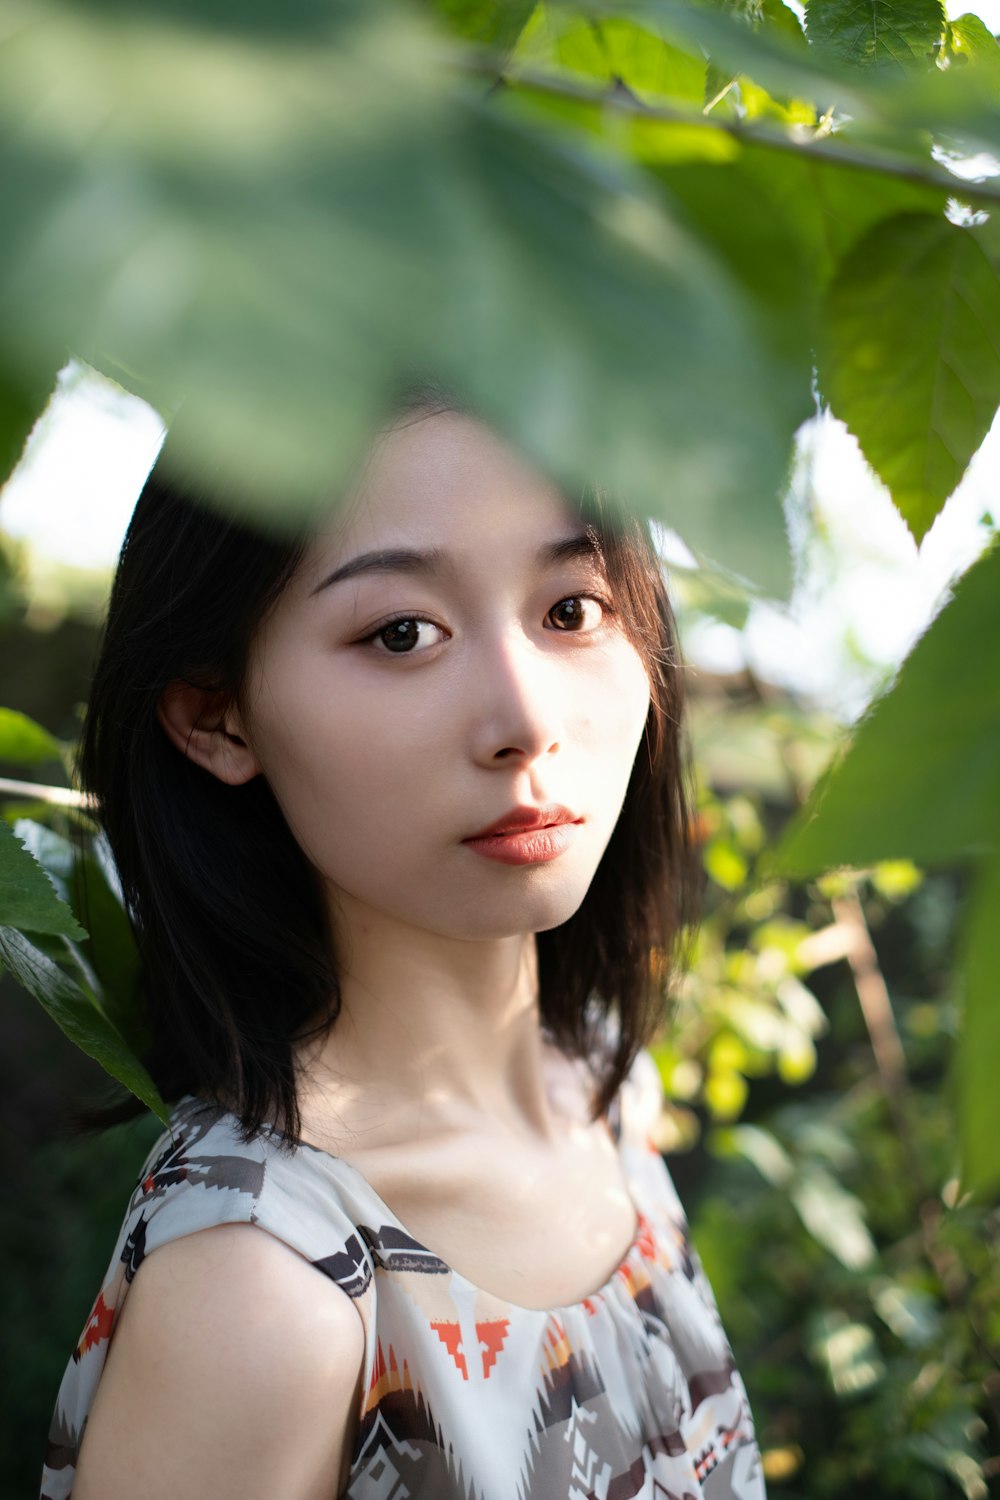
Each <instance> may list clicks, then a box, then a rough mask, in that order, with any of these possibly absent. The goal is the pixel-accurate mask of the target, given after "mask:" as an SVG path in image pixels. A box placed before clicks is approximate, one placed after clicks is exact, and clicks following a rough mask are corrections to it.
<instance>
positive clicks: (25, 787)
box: [0, 776, 94, 808]
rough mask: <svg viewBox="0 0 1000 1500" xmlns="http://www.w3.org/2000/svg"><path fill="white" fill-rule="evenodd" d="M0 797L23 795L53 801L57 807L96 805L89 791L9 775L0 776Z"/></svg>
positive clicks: (35, 799)
mask: <svg viewBox="0 0 1000 1500" xmlns="http://www.w3.org/2000/svg"><path fill="white" fill-rule="evenodd" d="M0 797H18V798H21V797H23V798H26V799H27V800H29V801H31V802H51V803H53V804H54V805H55V806H57V807H83V808H91V807H93V805H94V799H93V797H91V796H90V795H89V793H87V792H74V791H73V789H72V787H68V786H43V785H42V783H41V782H40V781H14V780H12V779H11V777H9V776H0Z"/></svg>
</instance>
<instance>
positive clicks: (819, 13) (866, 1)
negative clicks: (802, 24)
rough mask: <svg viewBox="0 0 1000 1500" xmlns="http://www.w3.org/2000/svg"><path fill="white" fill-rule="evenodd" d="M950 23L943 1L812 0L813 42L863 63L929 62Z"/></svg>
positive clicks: (894, 67)
mask: <svg viewBox="0 0 1000 1500" xmlns="http://www.w3.org/2000/svg"><path fill="white" fill-rule="evenodd" d="M945 24H946V17H945V13H944V7H943V5H942V4H941V0H806V32H807V34H808V37H809V40H810V42H811V43H812V44H813V45H814V46H815V47H816V48H817V50H819V51H822V52H827V53H829V54H830V55H831V56H833V57H836V58H840V59H842V60H843V61H844V62H848V63H853V64H854V65H855V66H857V67H862V68H875V69H884V70H886V71H888V72H900V71H905V70H907V69H909V68H912V67H914V66H923V67H926V66H927V65H928V63H929V62H931V61H933V51H934V48H935V46H936V45H937V44H938V43H939V42H940V40H941V36H942V34H943V32H944V29H945Z"/></svg>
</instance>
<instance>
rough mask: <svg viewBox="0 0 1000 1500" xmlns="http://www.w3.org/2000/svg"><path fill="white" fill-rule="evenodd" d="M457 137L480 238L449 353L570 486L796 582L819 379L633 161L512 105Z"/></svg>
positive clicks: (744, 570) (769, 584)
mask: <svg viewBox="0 0 1000 1500" xmlns="http://www.w3.org/2000/svg"><path fill="white" fill-rule="evenodd" d="M456 146H457V149H458V150H459V151H460V153H461V158H462V160H461V173H462V177H463V178H464V182H463V183H462V184H461V188H460V190H459V191H458V192H456V193H455V195H454V197H453V198H452V199H451V201H450V204H449V205H448V206H447V207H443V212H446V213H447V214H448V219H447V222H448V224H449V227H450V229H451V234H450V238H451V239H452V241H453V242H454V243H457V244H463V245H464V246H465V250H464V253H463V254H462V256H461V257H459V258H456V260H455V262H454V263H453V267H452V272H451V284H450V297H449V307H448V313H447V315H444V314H442V318H441V322H440V327H439V330H438V336H437V339H436V340H435V345H436V347H435V350H434V356H433V362H434V363H435V364H436V365H437V366H438V367H439V368H442V369H443V370H444V372H445V374H446V375H447V376H451V373H452V371H454V379H455V383H456V384H457V385H458V386H459V388H460V389H464V390H467V391H468V392H469V394H470V395H471V396H472V397H473V399H474V400H475V402H476V403H477V404H478V405H479V406H480V407H481V409H483V410H484V412H485V414H486V415H487V416H488V417H490V418H492V419H493V420H495V422H496V423H497V425H498V426H499V427H500V428H501V430H504V431H506V432H508V433H509V434H511V435H512V436H513V437H515V438H516V440H517V441H518V442H519V444H520V445H521V446H522V447H523V448H524V449H525V451H526V452H527V453H528V454H529V455H530V456H531V457H533V458H535V459H536V460H538V462H539V463H540V464H541V466H542V467H543V468H544V469H546V470H547V471H548V472H549V473H551V474H553V475H555V476H556V477H557V479H558V480H559V482H560V483H561V484H563V485H565V486H567V487H568V488H570V489H579V488H580V487H582V486H587V485H589V484H592V483H597V484H602V485H604V486H606V487H607V489H608V490H609V491H610V492H611V493H612V494H614V495H616V496H618V497H620V498H622V499H624V500H626V501H627V503H628V504H629V505H630V506H632V507H635V508H638V509H645V510H646V511H647V512H648V513H650V514H652V515H654V516H657V517H658V518H660V519H662V520H663V521H665V522H666V523H667V524H668V525H670V526H672V527H674V528H675V529H676V530H677V531H679V532H680V534H681V535H682V536H683V538H684V540H685V542H686V543H687V544H688V545H689V546H690V547H692V548H694V549H696V550H699V551H701V552H702V553H705V554H708V555H709V556H710V557H714V558H716V559H717V560H718V561H719V562H721V563H722V564H724V565H725V566H727V567H729V568H731V569H732V570H733V571H734V572H736V571H738V572H739V573H740V574H741V575H742V576H744V577H747V576H749V577H750V578H751V579H753V580H754V581H755V582H757V583H759V584H761V585H762V586H764V587H766V588H776V589H777V590H779V591H783V590H784V588H785V587H786V584H787V580H788V561H789V559H788V547H787V540H786V536H785V529H784V518H783V515H782V511H781V505H780V502H779V498H778V497H779V494H780V492H781V491H782V489H783V488H784V484H785V477H786V472H787V467H788V462H789V458H790V455H791V445H792V439H793V435H794V432H795V430H796V428H797V427H798V425H799V424H800V423H801V422H802V421H803V420H804V419H805V418H806V417H807V416H808V415H809V413H810V411H811V410H812V396H811V392H810V390H809V387H808V384H807V381H806V379H805V378H804V376H803V377H802V378H800V379H799V380H790V379H789V377H788V372H787V370H786V369H785V368H784V367H783V365H782V363H781V358H782V357H779V356H777V355H776V354H775V351H773V350H769V349H768V348H767V347H766V346H765V345H763V344H762V341H761V340H760V337H759V331H758V327H757V320H756V314H755V313H754V311H753V310H752V308H751V304H750V299H749V298H748V297H747V296H746V295H745V293H744V292H743V290H742V288H741V287H740V286H739V285H738V284H737V283H736V282H735V280H734V278H733V277H732V276H731V275H729V274H728V273H727V269H726V267H725V266H724V264H723V263H722V262H721V261H720V260H718V259H716V258H715V256H714V254H713V247H712V246H711V245H710V244H709V243H706V241H705V240H704V239H698V238H697V237H695V236H694V235H693V234H691V233H690V232H688V231H686V230H685V228H684V226H683V223H682V221H681V216H680V214H679V213H674V212H671V205H670V202H669V197H668V195H666V194H663V193H657V192H654V191H652V190H651V188H650V186H649V184H648V183H647V182H646V181H645V180H644V179H643V178H642V177H640V176H639V175H638V174H636V173H634V172H632V171H630V170H629V169H628V168H627V165H626V164H624V163H622V164H618V163H615V162H613V161H609V160H607V161H602V162H597V161H594V160H591V159H589V158H588V157H587V156H585V155H584V154H583V153H582V152H581V151H580V150H579V147H578V145H577V144H576V143H571V142H568V141H563V140H562V139H559V138H555V137H549V138H546V136H545V135H543V134H542V133H541V132H539V131H537V130H536V129H534V128H533V127H532V126H531V125H530V124H529V123H528V122H525V121H522V120H521V119H519V118H518V117H517V115H516V114H514V113H511V114H510V115H509V116H506V117H504V116H501V115H499V114H498V113H496V112H493V111H491V112H486V111H484V112H483V113H482V116H481V118H480V120H479V121H478V122H477V127H476V128H475V129H473V128H471V126H470V128H468V129H467V130H466V131H464V132H463V134H462V136H461V138H460V140H459V141H458V142H457V143H456ZM472 351H474V353H475V359H474V361H473V360H471V359H470V357H469V356H470V353H471V352H472ZM800 376H802V372H801V371H800Z"/></svg>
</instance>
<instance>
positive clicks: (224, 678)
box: [79, 388, 699, 1141]
mask: <svg viewBox="0 0 1000 1500" xmlns="http://www.w3.org/2000/svg"><path fill="white" fill-rule="evenodd" d="M449 409H452V410H454V409H458V410H461V409H462V408H461V407H459V406H458V405H457V403H454V402H452V401H450V400H448V399H441V398H440V394H439V393H437V394H435V392H434V390H433V388H431V389H430V390H429V391H428V390H427V389H424V390H422V391H416V392H413V393H411V394H410V395H409V396H408V397H407V398H406V399H404V400H403V401H402V402H401V403H399V405H398V406H397V408H396V416H397V419H399V418H401V417H402V416H403V415H404V414H406V415H408V416H409V418H410V419H412V420H420V419H421V417H422V416H425V415H429V414H431V413H433V412H440V411H443V410H449ZM168 443H169V439H168ZM208 499H209V497H208V496H207V495H206V494H204V493H198V491H197V486H195V485H192V484H191V483H187V482H181V481H179V480H178V479H177V478H176V476H172V475H170V474H169V473H168V471H167V470H166V469H165V466H164V464H163V461H162V457H161V459H160V460H159V461H158V462H157V464H156V466H155V467H154V469H153V471H152V473H151V474H150V476H149V479H148V480H147V482H146V485H145V487H144V489H143V491H142V494H141V495H140V497H139V500H138V503H137V505H136V508H135V512H134V514H133V516H132V520H131V523H130V525H129V528H128V532H127V534H126V537H125V541H124V545H123V547H122V552H121V557H120V560H119V563H118V569H117V572H116V575H115V579H114V584H113V587H112V591H111V598H110V603H109V607H108V614H107V620H106V624H105V627H104V632H103V637H102V640H101V644H100V648H99V651H98V656H97V661H96V666H95V671H94V676H93V682H92V687H91V692H90V698H89V702H88V706H87V712H86V717H85V723H84V729H83V738H82V744H81V749H80V755H79V779H80V783H81V786H82V788H83V789H84V790H85V791H87V792H89V793H90V794H91V795H92V797H93V798H94V800H95V805H96V812H97V817H98V819H99V821H100V823H101V824H102V825H103V828H104V830H105V832H106V834H107V838H108V841H109V843H110V846H111V850H112V852H113V854H114V858H115V862H116V864H117V867H118V872H119V875H120V879H121V885H122V890H123V893H124V900H125V905H126V909H127V911H128V914H129V917H130V919H131V922H132V925H133V928H134V931H135V935H136V940H137V944H138V949H139V957H140V997H141V1000H140V1003H141V1008H142V1012H143V1023H144V1026H145V1028H146V1032H147V1035H148V1037H149V1038H151V1041H150V1045H149V1047H148V1050H147V1051H146V1053H145V1055H144V1057H143V1061H144V1062H145V1064H146V1067H147V1068H148V1070H149V1072H150V1074H151V1076H152V1078H153V1080H154V1082H155V1083H156V1085H157V1087H158V1088H159V1090H160V1092H161V1094H162V1096H163V1098H164V1099H165V1100H166V1101H167V1102H168V1103H169V1102H173V1101H174V1100H176V1099H178V1098H180V1097H181V1096H182V1095H184V1094H195V1095H197V1096H199V1097H202V1098H206V1099H210V1100H213V1101H216V1102H218V1103H221V1104H223V1105H224V1106H225V1107H227V1108H229V1109H231V1110H232V1111H233V1113H234V1114H235V1115H236V1116H237V1117H238V1119H239V1121H240V1125H241V1128H242V1130H243V1132H244V1135H245V1138H246V1139H248V1140H249V1139H251V1138H252V1137H253V1136H254V1135H256V1134H258V1133H260V1132H262V1131H265V1130H267V1129H268V1128H269V1127H273V1128H276V1129H277V1130H279V1131H280V1132H281V1133H282V1134H283V1135H284V1136H285V1137H286V1138H289V1139H291V1140H292V1141H294V1140H295V1139H296V1138H297V1137H298V1135H299V1134H300V1130H301V1121H300V1116H299V1106H298V1100H297V1094H296V1075H295V1067H294V1062H293V1044H294V1043H296V1042H298V1041H301V1040H303V1039H304V1038H305V1037H308V1036H317V1035H322V1034H323V1033H324V1032H325V1031H326V1030H328V1028H329V1027H331V1026H332V1025H333V1024H334V1022H335V1021H336V1018H337V1015H338V1012H339V1009H340V993H339V984H338V976H337V966H336V961H335V955H334V954H333V952H332V951H331V948H330V943H329V934H328V927H327V923H326V918H325V912H324V905H323V900H322V894H321V890H320V887H319V882H318V878H317V877H316V875H315V872H314V871H313V869H312V867H311V866H310V864H309V862H308V861H307V859H306V857H305V855H304V854H303V853H302V851H301V849H300V848H299V846H298V844H297V843H296V841H295V839H294V838H293V836H292V834H291V832H290V830H289V828H288V825H287V823H286V822H285V819H284V817H283V815H282V813H281V811H280V809H279V807H278V804H277V802H276V801H275V799H274V797H273V795H272V793H271V790H270V787H269V786H268V783H267V781H266V780H265V779H264V777H263V775H258V776H256V777H255V778H254V779H253V780H251V781H249V782H247V783H245V784H243V785H240V786H230V785H227V784H224V783H223V782H222V781H220V780H218V779H217V778H216V777H215V776H213V775H212V774H211V773H210V772H208V771H206V770H204V769H202V768H201V767H199V766H198V765H196V764H195V763H194V762H193V761H191V760H189V759H187V758H186V757H185V756H184V755H183V754H182V753H181V752H180V751H179V750H178V749H176V748H175V746H174V745H173V744H172V743H171V742H170V740H169V739H168V737H167V735H166V733H165V731H164V730H163V728H162V726H161V725H160V722H159V720H158V718H157V704H158V701H159V699H160V696H161V694H162V692H163V690H164V688H165V687H166V686H167V685H168V683H170V682H173V681H175V680H177V679H180V680H183V681H187V682H189V683H191V684H193V685H195V686H197V687H199V688H202V689H205V690H207V691H208V692H209V693H211V694H213V695H219V697H217V698H216V699H215V702H216V703H218V702H219V701H221V702H222V703H223V704H225V703H226V702H229V701H232V702H239V701H240V699H241V696H242V693H243V689H244V683H245V675H246V670H247V663H248V657H249V651H250V646H251V642H252V640H253V638H254V635H255V632H256V631H257V629H258V627H259V626H260V625H261V623H262V621H263V620H264V619H265V617H266V615H267V614H268V611H269V610H270V609H271V608H272V606H273V605H274V604H275V603H276V601H277V600H278V598H279V597H280V595H281V593H282V591H283V589H284V588H285V587H286V586H287V585H288V583H289V582H290V580H291V578H292V577H293V575H294V573H295V571H296V568H297V567H298V565H299V562H300V560H301V558H302V555H303V552H304V550H305V547H306V545H307V541H308V538H306V537H301V536H299V537H296V538H292V539H288V538H281V537H278V536H276V535H273V534H266V533H265V532H263V531H259V530H257V529H255V528H254V527H252V526H250V525H248V524H246V523H245V522H243V521H242V520H239V519H236V518H234V516H233V515H231V514H227V513H225V512H224V511H222V510H220V509H219V508H217V507H215V506H213V505H211V504H209V503H207V501H208ZM580 512H581V515H582V516H583V518H584V519H585V521H586V522H587V524H588V525H590V526H591V527H592V528H593V532H594V534H595V535H596V538H597V540H598V543H599V545H600V547H601V550H602V552H603V556H604V562H605V567H606V571H607V575H608V580H609V584H610V586H611V589H612V593H613V596H614V598H615V600H616V608H617V610H618V612H619V617H620V619H621V621H622V624H623V628H624V629H625V630H626V632H627V634H628V635H629V636H630V638H631V639H632V641H633V643H634V644H635V646H636V647H637V649H638V651H639V653H640V655H641V657H642V659H643V661H644V663H645V665H646V668H647V671H648V674H649V679H650V684H651V701H650V708H649V714H648V718H647V722H646V729H645V737H644V741H643V743H642V745H641V746H640V749H639V753H638V755H637V757H636V761H635V764H634V767H633V770H632V774H631V779H630V781H629V785H628V789H627V792H626V796H625V800H624V804H623V807H622V811H621V814H620V816H619V819H618V822H617V824H616V826H615V829H614V832H613V833H612V836H611V839H610V842H609V844H608V846H607V849H606V850H605V853H604V856H603V858H602V860H601V862H600V865H599V867H598V869H597V872H596V874H595V876H594V879H593V881H592V883H591V885H590V888H589V889H588V891H587V894H586V896H585V897H584V900H583V902H582V904H581V906H580V907H579V909H578V910H577V911H576V912H575V913H574V915H573V916H572V917H570V918H569V920H568V921H566V922H564V923H563V924H562V925H561V926H559V927H556V928H553V929H551V930H549V931H546V932H541V933H539V934H538V937H537V944H538V960H539V964H538V968H539V987H540V1009H541V1019H542V1024H543V1026H544V1027H545V1028H546V1030H547V1032H548V1033H549V1035H550V1036H551V1037H552V1038H553V1040H554V1041H555V1042H556V1043H557V1044H558V1045H559V1046H560V1047H561V1048H562V1049H563V1050H564V1051H565V1052H566V1053H567V1054H568V1055H570V1056H575V1057H581V1058H584V1059H585V1060H586V1061H587V1062H588V1063H589V1064H590V1066H591V1067H592V1069H593V1071H594V1077H595V1090H594V1117H595V1118H597V1117H598V1115H600V1114H603V1113H604V1112H605V1111H606V1110H607V1108H608V1106H609V1105H610V1103H611V1100H612V1099H613V1098H614V1096H615V1094H616V1093H617V1091H618V1088H619V1086H620V1085H621V1083H622V1081H623V1079H624V1077H625V1075H626V1073H627V1072H628V1070H629V1068H630V1067H631V1065H632V1063H633V1061H634V1059H635V1057H636V1054H637V1053H638V1051H639V1050H640V1048H641V1047H642V1046H644V1045H646V1044H647V1042H648V1041H649V1040H650V1039H651V1037H652V1036H653V1034H654V1033H655V1031H656V1029H657V1027H658V1025H659V1024H660V1022H661V1021H662V1019H663V1015H664V1005H665V999H666V996H667V994H668V991H669V986H670V982H671V979H672V976H673V974H674V973H675V972H676V969H677V967H678V965H679V964H680V963H681V962H683V959H684V956H685V954H686V940H687V937H688V935H689V934H690V930H691V927H692V925H693V922H694V920H695V916H696V908H697V897H698V889H699V878H698V874H697V868H696V865H697V862H696V860H695V858H694V850H693V838H694V834H693V798H692V785H691V774H690V756H689V752H688V748H687V742H686V729H685V720H684V715H683V701H684V689H683V669H682V663H681V658H680V653H679V648H678V642H677V635H676V627H675V623H674V618H673V614H672V611H671V607H670V604H669V601H668V598H667V594H666V590H665V587H664V582H663V577H662V569H661V566H660V563H659V560H658V558H657V555H656V550H655V547H654V545H653V541H652V538H651V535H650V532H649V528H648V526H647V525H646V524H645V523H644V522H642V521H640V520H637V519H635V518H626V517H623V516H621V515H617V514H616V515H615V516H614V517H612V516H611V515H610V514H609V507H608V505H607V503H606V502H604V501H603V500H602V499H601V498H600V497H599V496H591V497H589V498H588V499H587V500H586V501H583V502H581V505H580ZM141 1109H142V1106H141V1105H140V1104H139V1103H138V1101H136V1100H134V1099H132V1098H131V1097H130V1098H129V1099H126V1100H123V1101H122V1102H121V1103H120V1104H117V1105H114V1106H112V1107H111V1108H109V1109H106V1110H103V1111H99V1112H92V1113H91V1114H90V1115H89V1116H88V1117H86V1118H89V1120H90V1121H91V1122H92V1123H93V1122H95V1121H96V1123H98V1124H110V1123H113V1122H114V1121H116V1120H122V1119H127V1118H130V1117H132V1116H134V1115H136V1114H138V1113H141Z"/></svg>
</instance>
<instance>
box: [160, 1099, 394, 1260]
mask: <svg viewBox="0 0 1000 1500" xmlns="http://www.w3.org/2000/svg"><path fill="white" fill-rule="evenodd" d="M360 1197H361V1195H359V1193H358V1191H357V1184H356V1183H355V1182H354V1180H353V1179H352V1176H351V1173H350V1170H349V1169H348V1168H347V1167H346V1164H345V1163H343V1162H340V1161H338V1160H337V1159H336V1158H333V1157H330V1156H327V1155H326V1153H324V1152H320V1151H317V1150H315V1148H313V1147H310V1146H307V1145H305V1144H303V1143H298V1142H295V1141H292V1140H290V1139H289V1138H287V1137H285V1136H283V1135H281V1134H280V1132H278V1131H268V1130H267V1129H265V1130H263V1131H261V1132H258V1133H257V1134H255V1135H253V1136H252V1137H251V1138H250V1139H247V1138H246V1137H245V1134H244V1132H243V1130H242V1128H241V1125H240V1121H239V1119H238V1117H237V1116H236V1115H234V1114H233V1113H232V1112H231V1111H229V1110H227V1109H225V1108H223V1107H222V1106H221V1105H217V1104H212V1103H208V1102H206V1101H204V1100H201V1099H197V1098H194V1097H192V1096H190V1095H188V1096H186V1097H185V1098H184V1099H182V1100H181V1101H180V1102H179V1103H178V1104H177V1105H176V1106H175V1108H174V1109H173V1110H172V1112H171V1115H170V1123H169V1126H168V1127H167V1129H166V1130H165V1131H164V1132H163V1134H162V1135H161V1136H160V1138H159V1140H158V1141H157V1142H156V1144H155V1145H154V1146H153V1148H152V1150H151V1151H150V1153H149V1155H148V1157H147V1159H146V1161H145V1163H144V1165H143V1167H142V1170H141V1172H140V1174H139V1179H138V1182H137V1184H136V1187H135V1191H134V1192H133V1195H132V1199H131V1203H130V1213H131V1216H132V1217H133V1218H134V1219H135V1221H136V1229H137V1232H138V1233H139V1235H140V1237H141V1241H142V1247H143V1248H144V1249H152V1248H154V1247H156V1246H158V1245H159V1244H162V1243H165V1242H166V1241H167V1240H168V1239H176V1238H180V1237H181V1236H182V1235H183V1234H185V1233H192V1232H194V1231H196V1230H198V1229H207V1228H210V1227H212V1226H213V1225H222V1224H259V1225H260V1226H261V1227H262V1228H265V1229H268V1230H269V1231H270V1232H271V1233H272V1234H273V1235H275V1236H276V1237H277V1238H279V1239H283V1240H285V1241H286V1242H287V1243H288V1244H290V1245H291V1247H292V1248H293V1249H295V1250H297V1251H298V1252H299V1253H300V1254H302V1255H305V1256H306V1258H307V1259H310V1260H318V1259H321V1258H322V1257H324V1256H326V1255H329V1254H330V1253H331V1252H332V1251H333V1250H335V1249H336V1248H337V1247H338V1245H339V1243H340V1242H341V1241H342V1240H343V1239H344V1238H345V1236H348V1235H349V1234H350V1232H351V1231H352V1230H353V1229H354V1227H355V1226H356V1224H357V1222H358V1216H359V1215H361V1216H362V1217H363V1215H364V1208H365V1205H364V1203H363V1202H362V1201H360ZM140 1225H141V1228H140V1227H139V1226H140Z"/></svg>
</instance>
